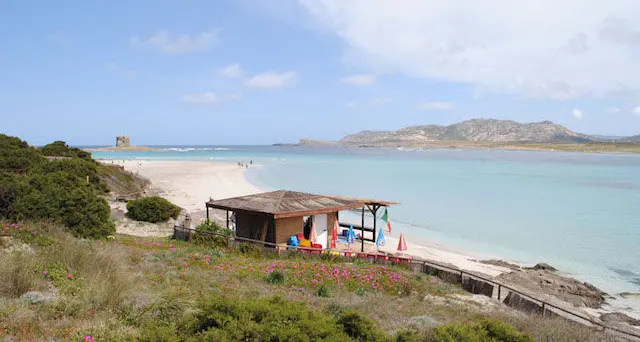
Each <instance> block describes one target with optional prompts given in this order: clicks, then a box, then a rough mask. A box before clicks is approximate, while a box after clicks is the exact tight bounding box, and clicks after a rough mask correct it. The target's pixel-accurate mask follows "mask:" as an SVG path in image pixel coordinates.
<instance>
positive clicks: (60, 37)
mask: <svg viewBox="0 0 640 342" xmlns="http://www.w3.org/2000/svg"><path fill="white" fill-rule="evenodd" d="M46 38H47V40H48V41H49V42H50V43H54V44H59V45H71V38H69V36H68V35H67V34H65V33H64V32H62V31H56V32H53V33H50V34H47V36H46Z"/></svg>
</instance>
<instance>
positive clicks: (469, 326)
mask: <svg viewBox="0 0 640 342" xmlns="http://www.w3.org/2000/svg"><path fill="white" fill-rule="evenodd" d="M427 340H428V341H438V342H440V341H442V342H456V341H478V342H501V341H509V342H533V338H531V337H530V336H529V335H526V334H523V333H521V332H519V331H517V330H516V329H515V328H513V327H512V326H511V325H509V324H507V323H505V322H503V321H498V320H482V321H480V322H477V323H454V324H449V325H443V326H439V327H437V328H435V329H434V330H433V332H432V334H431V336H429V338H428V339H427Z"/></svg>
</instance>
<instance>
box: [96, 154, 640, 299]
mask: <svg viewBox="0 0 640 342" xmlns="http://www.w3.org/2000/svg"><path fill="white" fill-rule="evenodd" d="M221 148H223V149H221ZM94 157H96V158H105V159H171V160H220V161H233V162H236V161H244V162H248V161H249V160H253V161H254V162H255V163H259V164H261V165H263V167H261V168H252V169H249V173H248V177H249V178H250V180H251V181H253V182H255V183H258V184H259V185H262V186H266V187H269V188H285V189H292V190H299V191H309V192H317V193H327V194H340V195H346V196H358V197H371V198H378V199H384V200H391V201H398V202H401V203H402V204H401V205H399V206H397V207H392V208H390V210H389V214H390V218H391V219H392V221H393V222H394V228H395V230H397V231H404V232H405V234H406V235H407V236H409V237H410V238H412V239H414V240H423V241H433V242H438V243H441V244H443V245H446V246H450V247H452V248H455V249H459V250H463V251H465V252H466V253H470V254H474V255H479V256H482V257H498V258H503V259H509V260H515V261H519V262H523V263H531V264H532V263H536V262H542V261H544V262H547V263H550V264H552V265H554V266H556V267H557V268H559V269H561V270H563V271H566V272H568V273H570V274H571V275H573V276H576V277H578V278H579V279H582V280H584V281H588V282H591V283H593V284H594V285H596V286H598V287H600V288H602V289H603V290H605V291H607V292H609V293H611V294H617V293H620V292H640V156H637V155H599V154H580V153H559V152H521V151H482V150H427V151H406V150H403V151H398V150H395V149H362V148H335V147H333V148H327V147H317V148H316V147H313V148H312V147H304V148H303V147H260V146H256V147H233V146H227V147H206V146H199V147H195V146H189V147H173V149H165V150H162V151H154V152H122V153H114V152H100V153H94ZM616 305H622V306H632V307H634V308H635V309H640V303H638V302H637V301H635V302H634V301H633V300H626V301H617V302H616Z"/></svg>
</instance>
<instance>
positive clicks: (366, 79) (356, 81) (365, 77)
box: [340, 74, 376, 86]
mask: <svg viewBox="0 0 640 342" xmlns="http://www.w3.org/2000/svg"><path fill="white" fill-rule="evenodd" d="M340 83H345V84H351V85H357V86H367V85H372V84H374V83H376V75H373V74H360V75H353V76H349V77H345V78H341V79H340Z"/></svg>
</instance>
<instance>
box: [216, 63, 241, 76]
mask: <svg viewBox="0 0 640 342" xmlns="http://www.w3.org/2000/svg"><path fill="white" fill-rule="evenodd" d="M243 73H244V70H242V67H240V64H238V63H233V64H230V65H228V66H226V67H225V68H223V69H220V75H222V76H224V77H227V78H238V77H240V76H242V74H243Z"/></svg>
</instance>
